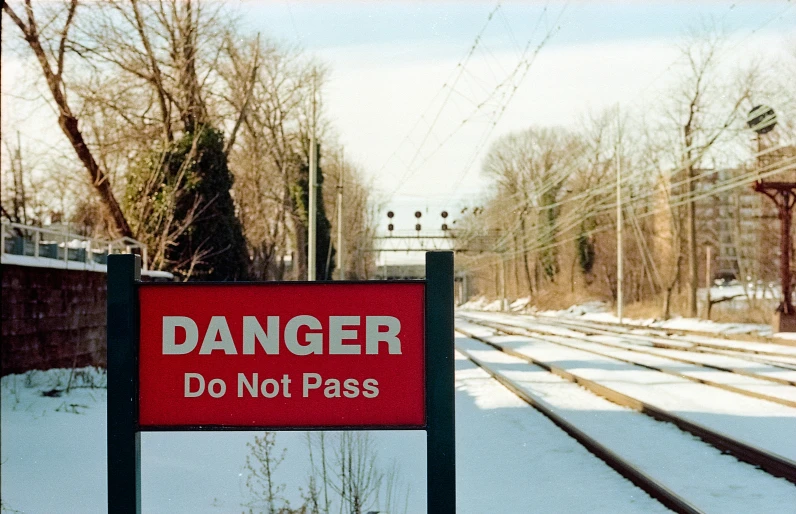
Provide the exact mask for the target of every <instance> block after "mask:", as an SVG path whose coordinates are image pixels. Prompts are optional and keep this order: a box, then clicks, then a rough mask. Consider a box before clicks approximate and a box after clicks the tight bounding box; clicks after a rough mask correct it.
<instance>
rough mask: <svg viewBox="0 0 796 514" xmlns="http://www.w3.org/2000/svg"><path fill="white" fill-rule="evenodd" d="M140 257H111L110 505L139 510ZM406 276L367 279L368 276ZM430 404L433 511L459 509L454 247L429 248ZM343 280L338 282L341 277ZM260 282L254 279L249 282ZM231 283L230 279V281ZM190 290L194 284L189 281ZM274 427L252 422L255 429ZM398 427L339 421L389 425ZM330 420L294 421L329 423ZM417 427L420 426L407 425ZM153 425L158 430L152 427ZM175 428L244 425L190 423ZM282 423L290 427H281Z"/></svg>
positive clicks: (443, 512)
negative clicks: (321, 421) (455, 385)
mask: <svg viewBox="0 0 796 514" xmlns="http://www.w3.org/2000/svg"><path fill="white" fill-rule="evenodd" d="M140 280H141V259H140V257H139V256H137V255H132V254H123V255H110V256H108V303H107V306H108V317H107V344H108V347H107V351H108V424H107V442H108V461H107V462H108V470H107V476H108V512H113V513H140V512H141V432H142V428H141V427H140V426H139V424H138V413H139V405H138V402H139V398H138V380H139V378H138V350H139V346H138V345H139V333H140V326H139V323H140V320H139V295H138V286H139V284H140V283H141V281H140ZM396 282H398V283H401V282H403V281H368V282H366V283H370V284H372V283H396ZM424 282H425V394H426V397H425V407H426V424H425V427H420V428H419V429H421V430H422V429H424V430H425V431H426V484H427V492H426V494H427V503H426V505H427V512H429V513H434V514H437V513H439V514H447V513H450V514H454V513H455V512H456V438H455V418H454V358H453V252H450V251H439V252H428V253H426V280H425V281H424ZM338 283H339V282H338ZM248 284H250V285H256V284H257V283H256V282H248ZM230 285H231V284H230ZM184 286H185V287H186V290H185V291H186V294H189V293H190V284H184ZM267 428H268V427H246V428H245V429H246V430H251V431H256V430H260V429H267ZM394 428H395V429H398V427H376V428H374V427H361V428H360V427H333V429H334V430H341V429H344V430H391V429H394ZM325 429H329V427H323V426H317V427H316V426H313V427H296V430H308V431H309V430H325ZM405 429H410V430H411V429H414V428H405ZM146 430H147V431H152V429H151V428H150V429H146ZM169 430H170V431H175V430H176V431H192V430H214V431H227V430H241V427H230V428H225V427H213V428H211V429H208V428H202V427H185V428H182V429H179V428H178V429H173V428H171V429H169ZM278 430H290V428H285V427H282V428H279V429H278Z"/></svg>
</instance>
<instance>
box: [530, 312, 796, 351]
mask: <svg viewBox="0 0 796 514" xmlns="http://www.w3.org/2000/svg"><path fill="white" fill-rule="evenodd" d="M535 319H537V320H539V321H540V322H542V323H549V324H551V325H555V324H559V325H569V326H580V327H583V328H588V329H590V330H595V331H604V332H605V333H607V334H622V335H626V336H628V337H635V338H638V339H646V340H650V341H651V340H664V341H665V340H666V339H665V338H664V336H660V335H658V336H652V335H649V336H646V335H642V334H633V333H631V332H629V329H630V328H636V329H641V330H658V329H655V328H652V329H649V328H648V327H644V326H638V327H632V326H628V325H616V324H610V323H602V322H593V321H591V320H589V321H583V320H574V319H561V318H550V319H547V317H545V316H536V317H535ZM625 327H627V328H625ZM685 335H695V334H693V333H691V334H685ZM696 335H699V336H701V337H709V336H705V335H704V334H702V333H700V334H696ZM678 340H679V339H678ZM683 342H687V343H691V344H693V345H695V346H701V347H703V348H710V349H714V350H729V351H734V352H741V353H752V354H756V355H767V356H774V357H790V358H794V357H796V354H794V353H784V352H776V351H773V352H770V351H766V350H752V349H746V348H738V347H734V346H726V345H722V344H716V343H706V342H697V341H688V340H686V341H683ZM749 342H754V341H749ZM761 344H765V343H761ZM771 344H779V343H771ZM781 346H788V345H781ZM677 349H681V350H691V351H700V350H694V349H688V348H683V347H677Z"/></svg>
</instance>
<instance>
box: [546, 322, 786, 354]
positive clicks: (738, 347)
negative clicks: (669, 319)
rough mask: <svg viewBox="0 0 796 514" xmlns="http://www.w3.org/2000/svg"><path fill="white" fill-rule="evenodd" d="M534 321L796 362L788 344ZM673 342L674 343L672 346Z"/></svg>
mask: <svg viewBox="0 0 796 514" xmlns="http://www.w3.org/2000/svg"><path fill="white" fill-rule="evenodd" d="M534 319H535V320H536V321H539V322H540V323H543V324H550V325H558V326H569V327H578V328H580V329H587V330H589V331H591V332H592V333H594V334H603V335H622V336H625V337H628V338H634V339H637V340H640V341H647V342H650V343H652V344H657V345H660V347H662V348H675V349H681V350H685V351H697V352H704V353H720V352H733V353H741V354H753V355H760V356H766V357H784V358H787V359H796V348H791V347H789V346H788V345H783V344H780V343H772V342H758V341H741V340H737V339H728V340H726V342H721V341H722V340H720V339H717V338H714V337H712V336H709V335H706V334H705V333H704V332H688V331H685V330H678V331H675V332H673V333H671V334H670V333H667V332H668V331H667V330H661V329H657V328H650V327H644V326H634V325H619V324H611V323H601V322H595V321H589V320H580V319H569V318H552V317H547V316H537V317H535V318H534ZM639 331H645V332H652V334H649V335H645V334H639V333H638V332H639ZM673 342H674V343H675V344H673ZM678 342H684V343H690V344H691V345H692V346H683V345H678V344H676V343H678ZM744 342H746V343H750V344H753V345H754V346H755V347H754V348H749V347H748V346H747V347H743V346H742V343H744ZM733 343H735V344H733ZM766 346H772V347H776V346H780V347H782V350H788V351H776V350H774V351H772V350H771V349H765V347H766Z"/></svg>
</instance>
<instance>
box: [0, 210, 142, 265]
mask: <svg viewBox="0 0 796 514" xmlns="http://www.w3.org/2000/svg"><path fill="white" fill-rule="evenodd" d="M1 229H2V232H0V236H2V237H0V256H2V257H3V260H6V259H5V258H6V256H11V255H18V256H26V257H33V258H35V259H36V260H37V261H38V260H39V259H41V261H40V262H41V263H42V264H46V263H47V262H48V261H51V262H52V261H59V262H63V263H64V266H65V267H67V268H68V267H69V263H70V262H74V263H84V264H86V265H89V264H90V265H95V264H98V265H107V263H108V255H110V254H113V253H139V254H140V255H141V261H142V270H148V269H149V263H148V255H147V247H146V245H145V244H144V243H142V242H140V241H136V240H135V239H132V238H129V237H123V238H121V239H116V240H114V241H110V240H107V239H99V238H94V237H86V236H81V235H79V234H76V233H74V232H71V231H70V230H69V226H68V225H66V226H64V227H56V228H53V227H34V226H32V225H24V224H22V223H13V222H9V221H5V220H4V221H2V224H1ZM52 263H53V264H54V262H52Z"/></svg>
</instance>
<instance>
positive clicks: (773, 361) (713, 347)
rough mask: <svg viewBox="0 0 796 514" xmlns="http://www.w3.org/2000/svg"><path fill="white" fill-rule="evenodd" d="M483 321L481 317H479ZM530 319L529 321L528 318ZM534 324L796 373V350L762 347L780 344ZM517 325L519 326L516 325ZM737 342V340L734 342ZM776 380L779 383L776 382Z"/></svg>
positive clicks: (552, 321) (556, 321)
mask: <svg viewBox="0 0 796 514" xmlns="http://www.w3.org/2000/svg"><path fill="white" fill-rule="evenodd" d="M467 315H468V313H460V316H464V317H467ZM501 317H503V318H505V317H511V318H516V319H518V320H519V319H521V318H520V317H519V316H516V315H506V314H505V313H501ZM475 319H480V318H475ZM526 319H528V318H526ZM531 320H532V321H533V325H534V326H533V329H534V330H535V331H537V332H544V331H545V329H544V327H545V326H549V327H559V328H567V329H570V330H575V331H579V332H581V333H583V334H584V335H605V336H621V337H622V339H623V340H625V341H631V342H637V343H639V344H640V345H644V346H649V347H652V348H658V349H664V350H677V351H685V352H692V353H695V354H700V353H702V354H709V355H720V356H724V357H732V358H742V359H744V360H747V361H752V362H755V363H759V364H764V365H768V366H772V367H775V368H780V369H782V370H785V371H796V349H793V351H790V350H791V349H790V347H783V350H788V351H782V352H778V351H767V350H764V349H761V348H760V347H765V346H767V345H769V344H771V345H772V346H775V347H776V345H777V343H756V342H752V341H750V342H749V344H752V345H755V347H756V348H751V349H750V348H744V347H743V346H740V343H736V344H735V346H727V345H722V344H713V343H709V342H704V341H700V340H698V339H704V338H705V336H704V335H702V334H700V335H694V336H693V337H695V338H697V340H695V339H690V340H689V339H685V338H682V337H680V336H677V337H674V338H666V337H663V336H660V335H649V334H639V333H638V332H640V331H643V332H648V331H649V330H648V329H647V328H646V327H632V326H628V325H616V324H615V325H610V324H608V323H597V322H591V321H584V320H573V319H567V318H552V317H547V316H537V317H533V318H531ZM512 326H515V325H512ZM733 342H734V341H733ZM689 362H690V363H692V364H699V363H698V362H697V361H693V360H692V361H689ZM731 371H733V372H735V373H739V374H744V371H743V370H731ZM775 381H776V380H775ZM779 382H780V383H787V385H796V380H782V381H779Z"/></svg>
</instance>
